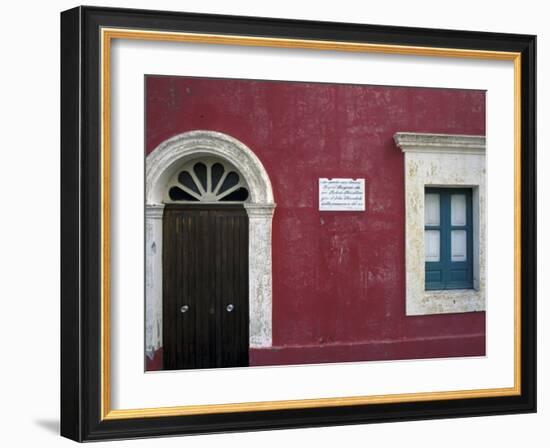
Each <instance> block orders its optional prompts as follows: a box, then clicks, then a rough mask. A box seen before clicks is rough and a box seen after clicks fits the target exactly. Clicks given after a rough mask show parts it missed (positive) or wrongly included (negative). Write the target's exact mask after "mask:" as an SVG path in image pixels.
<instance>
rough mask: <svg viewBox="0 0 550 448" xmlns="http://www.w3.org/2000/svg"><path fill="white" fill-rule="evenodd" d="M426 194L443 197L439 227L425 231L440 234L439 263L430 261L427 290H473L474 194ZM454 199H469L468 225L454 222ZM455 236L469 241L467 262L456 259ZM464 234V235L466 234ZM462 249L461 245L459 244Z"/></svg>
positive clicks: (457, 191)
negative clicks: (452, 203) (453, 257)
mask: <svg viewBox="0 0 550 448" xmlns="http://www.w3.org/2000/svg"><path fill="white" fill-rule="evenodd" d="M425 194H437V195H439V213H440V216H439V225H438V226H434V225H425V226H424V229H425V230H436V231H439V232H440V248H439V261H438V262H434V261H426V263H425V266H426V267H425V270H426V282H425V287H426V290H438V289H471V288H472V287H473V225H472V221H473V217H472V214H473V212H472V190H471V189H470V188H426V190H425ZM452 195H464V196H465V199H466V204H465V211H466V216H465V220H464V222H461V223H459V224H457V223H455V224H454V225H453V223H452V222H451V201H452ZM453 232H454V235H455V240H456V241H462V240H463V238H464V237H465V238H464V239H465V249H466V260H464V261H458V260H457V258H459V257H457V256H455V260H454V261H453V259H452V253H451V247H452V237H453ZM463 232H464V233H463ZM457 245H458V243H457Z"/></svg>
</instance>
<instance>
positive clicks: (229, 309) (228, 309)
mask: <svg viewBox="0 0 550 448" xmlns="http://www.w3.org/2000/svg"><path fill="white" fill-rule="evenodd" d="M234 308H235V306H234V305H233V304H232V303H230V304H229V305H227V306H226V307H225V309H226V310H227V312H228V313H230V312H231V311H233V309H234Z"/></svg>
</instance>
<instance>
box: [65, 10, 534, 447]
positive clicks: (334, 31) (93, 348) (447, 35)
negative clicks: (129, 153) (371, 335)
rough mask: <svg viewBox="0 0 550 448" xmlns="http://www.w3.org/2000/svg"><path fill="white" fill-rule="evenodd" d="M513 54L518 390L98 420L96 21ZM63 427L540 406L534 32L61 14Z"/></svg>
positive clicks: (169, 426)
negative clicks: (517, 95) (517, 77)
mask: <svg viewBox="0 0 550 448" xmlns="http://www.w3.org/2000/svg"><path fill="white" fill-rule="evenodd" d="M101 27H110V28H127V29H145V30H151V29H154V30H162V31H176V32H177V31H180V32H196V33H204V34H233V35H246V36H254V37H274V38H290V39H312V40H330V41H342V42H363V43H379V44H390V45H405V46H421V47H439V48H461V49H472V50H488V51H506V52H518V53H521V211H522V214H521V260H520V261H521V298H522V300H521V316H520V323H521V360H520V366H521V395H517V396H503V397H490V398H470V399H453V400H437V401H424V402H411V403H391V404H368V405H354V406H338V407H323V408H321V407H319V408H309V409H288V410H276V411H275V410H271V411H254V412H235V413H220V414H205V415H188V416H177V417H153V418H137V419H120V420H103V421H102V420H101V372H100V368H101V363H100V354H101V346H100V334H101V320H100V318H101V271H100V262H101V247H100V242H101V240H100V236H101V191H100V188H101V183H100V180H101V176H100V172H101V171H100V170H101V160H100V156H101V150H100V131H101V129H100V126H101V120H100V104H101V83H100V76H101V73H100V64H101V60H100V49H101V48H100V44H101V42H100V28H101ZM60 37H61V435H62V436H64V437H67V438H70V439H73V440H75V441H80V442H81V441H92V440H105V439H122V438H142V437H154V436H163V435H184V434H200V433H214V432H234V431H253V430H266V429H282V428H298V427H316V426H332V425H342V424H364V423H375V422H388V421H403V420H420V419H435V418H453V417H468V416H481V415H499V414H512V413H528V412H536V331H537V330H536V298H537V295H536V290H537V286H536V270H537V255H536V220H537V212H536V36H532V35H519V34H504V33H488V32H473V31H457V30H440V29H424V28H407V27H394V26H381V25H363V24H351V23H335V22H314V21H303V20H284V19H272V18H257V17H242V16H224V15H210V14H195V13H180V12H168V11H146V10H135V9H119V8H100V7H84V6H81V7H77V8H74V9H70V10H68V11H64V12H63V13H61V35H60Z"/></svg>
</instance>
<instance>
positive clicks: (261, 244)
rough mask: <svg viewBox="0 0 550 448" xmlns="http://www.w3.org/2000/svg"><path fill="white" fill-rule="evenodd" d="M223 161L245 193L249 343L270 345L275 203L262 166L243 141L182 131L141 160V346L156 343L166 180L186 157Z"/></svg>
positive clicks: (151, 351) (153, 347)
mask: <svg viewBox="0 0 550 448" xmlns="http://www.w3.org/2000/svg"><path fill="white" fill-rule="evenodd" d="M205 156H211V157H218V158H221V159H224V160H226V161H227V162H229V163H230V164H232V165H233V166H234V167H235V168H236V169H237V170H238V171H239V173H240V174H241V175H242V176H243V177H244V179H245V181H246V184H247V186H248V190H249V194H250V198H249V201H248V202H246V203H245V204H244V206H245V209H246V211H247V214H248V219H249V224H248V229H249V230H248V232H249V236H248V251H249V267H248V281H249V294H248V297H249V299H248V300H249V310H250V311H249V313H250V314H249V321H250V339H249V346H250V347H270V346H271V344H272V292H271V288H272V280H271V266H272V264H271V223H272V217H273V212H274V210H275V202H274V200H273V189H272V188H271V182H270V180H269V176H268V175H267V171H266V170H265V168H264V166H263V165H262V163H261V161H260V159H258V157H257V156H256V155H255V154H254V153H253V152H252V150H251V149H250V148H248V147H247V146H246V145H245V144H243V143H242V142H240V141H238V140H237V139H235V138H233V137H230V136H229V135H226V134H223V133H221V132H215V131H207V130H196V131H189V132H184V133H183V134H179V135H176V136H175V137H172V138H170V139H168V140H165V141H164V142H162V143H161V144H160V145H159V146H157V147H156V148H155V149H154V150H153V151H152V152H151V153H150V154H149V155H148V156H147V159H146V161H145V232H146V239H145V244H146V248H145V259H146V285H145V301H146V312H145V314H146V323H145V350H146V353H147V354H148V355H149V356H152V355H153V354H154V352H155V351H156V350H158V349H159V348H160V347H161V346H162V217H163V210H164V203H163V198H164V197H165V195H164V191H165V188H166V186H167V182H168V181H169V180H170V178H171V177H172V176H173V175H174V173H175V172H176V171H177V170H178V169H179V168H180V167H181V166H182V165H183V164H185V163H186V162H188V161H189V160H191V159H195V158H200V157H205Z"/></svg>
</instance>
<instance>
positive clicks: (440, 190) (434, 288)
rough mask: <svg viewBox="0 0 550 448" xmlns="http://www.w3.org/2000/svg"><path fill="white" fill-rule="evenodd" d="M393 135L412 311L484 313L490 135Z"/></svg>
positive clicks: (408, 304) (410, 313) (407, 293)
mask: <svg viewBox="0 0 550 448" xmlns="http://www.w3.org/2000/svg"><path fill="white" fill-rule="evenodd" d="M394 140H395V143H396V144H397V147H398V148H400V149H401V151H402V152H403V156H404V169H405V312H406V314H407V316H422V315H427V314H443V313H468V312H473V311H482V310H485V291H486V282H485V278H486V258H487V257H486V252H487V251H486V246H487V238H486V227H487V225H486V188H485V177H486V176H485V137H484V136H481V135H452V134H423V133H412V132H398V133H397V134H395V136H394ZM430 194H434V196H428V197H427V198H426V195H430ZM460 194H463V196H461V197H456V198H455V199H454V205H453V204H452V203H451V202H452V201H453V199H452V196H453V195H460ZM453 207H454V211H453V212H452V213H453V216H451V211H452V209H453ZM426 208H427V209H428V210H426ZM464 216H465V217H466V224H465V225H463V224H460V225H459V224H458V222H464V220H463V219H462V220H459V218H461V217H462V218H464ZM452 222H454V225H452ZM453 230H454V231H455V232H454V233H453ZM453 238H454V243H453ZM453 244H454V245H453ZM432 263H434V264H432Z"/></svg>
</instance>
